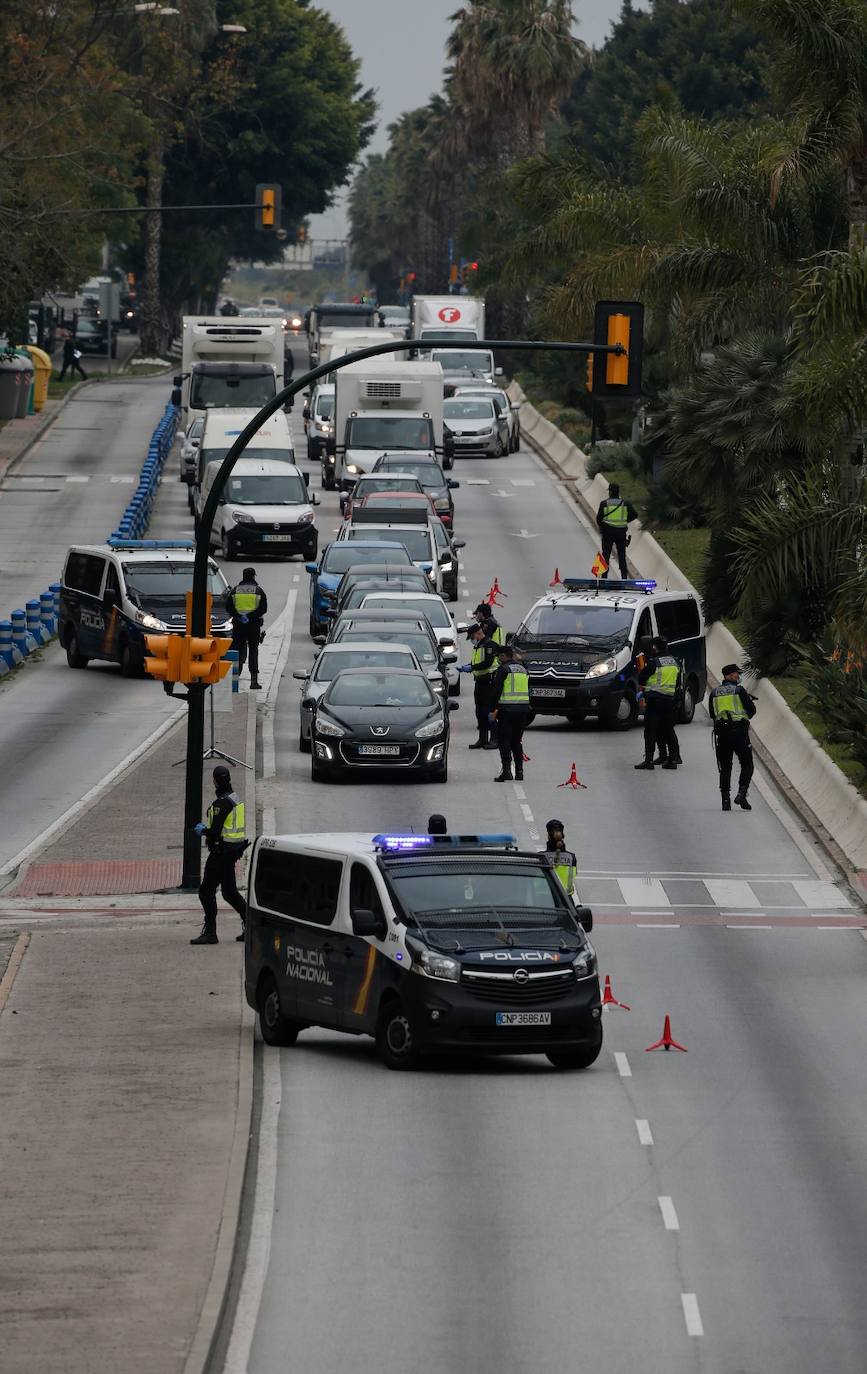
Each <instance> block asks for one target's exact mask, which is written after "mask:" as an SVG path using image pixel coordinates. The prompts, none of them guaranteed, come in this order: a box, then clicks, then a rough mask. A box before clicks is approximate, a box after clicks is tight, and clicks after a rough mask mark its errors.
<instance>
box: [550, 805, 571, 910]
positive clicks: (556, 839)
mask: <svg viewBox="0 0 867 1374" xmlns="http://www.w3.org/2000/svg"><path fill="white" fill-rule="evenodd" d="M545 830H546V832H547V836H548V843H547V844H546V845H545V853H546V854H547V855H548V856H549V857H550V859H551V864H552V867H553V869H554V872H555V873H556V874H557V877H558V878H559V879H560V882H561V883H562V885H563V891H564V892H565V893H566V895H567V896H568V897H571V896H572V895H573V892H574V889H575V879H576V877H577V875H578V860H577V859H576V858H575V855H574V854H573V853H572V851H571V850H570V849H567V848H566V836H565V833H564V826H563V822H562V821H558V820H551V821H548V822H547V824H546V826H545Z"/></svg>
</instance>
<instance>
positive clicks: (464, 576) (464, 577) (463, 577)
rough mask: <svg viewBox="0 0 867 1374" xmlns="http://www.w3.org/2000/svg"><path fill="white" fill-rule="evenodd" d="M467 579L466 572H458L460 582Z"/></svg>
mask: <svg viewBox="0 0 867 1374" xmlns="http://www.w3.org/2000/svg"><path fill="white" fill-rule="evenodd" d="M466 580H467V579H466V575H465V574H464V573H458V581H459V582H466Z"/></svg>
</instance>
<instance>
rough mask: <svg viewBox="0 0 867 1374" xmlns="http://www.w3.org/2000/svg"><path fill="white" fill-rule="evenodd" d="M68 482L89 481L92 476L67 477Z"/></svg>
mask: <svg viewBox="0 0 867 1374" xmlns="http://www.w3.org/2000/svg"><path fill="white" fill-rule="evenodd" d="M66 480H67V482H89V481H90V477H89V476H87V477H67V479H66Z"/></svg>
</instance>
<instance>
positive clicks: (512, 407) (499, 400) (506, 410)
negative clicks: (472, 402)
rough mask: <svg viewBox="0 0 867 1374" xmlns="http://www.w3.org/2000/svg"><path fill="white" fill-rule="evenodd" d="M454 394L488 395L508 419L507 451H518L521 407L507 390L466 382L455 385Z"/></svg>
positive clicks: (519, 445)
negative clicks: (465, 383) (462, 384)
mask: <svg viewBox="0 0 867 1374" xmlns="http://www.w3.org/2000/svg"><path fill="white" fill-rule="evenodd" d="M455 396H490V398H491V400H492V401H493V403H494V405H495V406H496V408H497V410H498V411H499V413H500V414H501V415H504V416H505V418H506V420H507V421H508V425H509V452H510V453H517V452H518V449H519V448H520V447H521V407H520V406H519V405H518V403H517V401H513V400H512V399H511V397H510V396H509V393H508V392H507V391H504V390H503V388H502V387H501V386H481V385H480V384H478V383H474V384H473V385H472V386H471V385H469V384H467V385H466V386H458V387H455Z"/></svg>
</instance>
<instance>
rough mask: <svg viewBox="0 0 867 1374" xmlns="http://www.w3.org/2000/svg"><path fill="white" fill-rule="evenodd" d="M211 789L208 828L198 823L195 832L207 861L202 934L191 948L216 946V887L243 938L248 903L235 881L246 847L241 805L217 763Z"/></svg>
mask: <svg viewBox="0 0 867 1374" xmlns="http://www.w3.org/2000/svg"><path fill="white" fill-rule="evenodd" d="M214 790H215V792H216V794H217V795H216V798H215V800H214V801H212V802H211V805H210V806H209V807H208V822H207V825H206V824H205V823H204V822H203V821H199V823H198V825H197V826H196V833H197V834H198V835H204V837H205V844H206V845H207V846H208V858H207V861H206V863H205V871H204V873H203V874H202V881H201V885H200V887H199V901H200V902H201V904H202V910H203V911H204V913H205V924H204V925H203V926H202V933H201V935H198V936H197V937H196V938H195V939H194V940H191V941H190V944H191V945H216V944H218V943H219V942H218V940H217V888H218V887H219V888H220V889H221V890H222V893H223V896H224V897H225V899H226V901H227V902H228V903H229V905H230V906H233V907H234V908H235V910H236V911H237V913H238V915H239V916H240V918H241V934H240V935H239V936H238V937H237V938H238V939H239V940H243V938H244V924H245V922H246V920H247V903H246V902H245V901H244V898H243V897H242V896H241V894H240V892H239V891H238V884H237V883H236V881H235V864H236V863H237V862H238V860H239V859H240V857H241V855H242V854H243V852H244V850H245V849H246V848H247V836H246V832H245V822H244V803H243V802H242V801H239V800H238V798H237V797H236V795H235V793H234V792H233V791H232V778H231V774H230V773H229V770H228V768H226V767H224V766H223V764H219V765H218V766H217V767H216V768H215V769H214Z"/></svg>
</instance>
